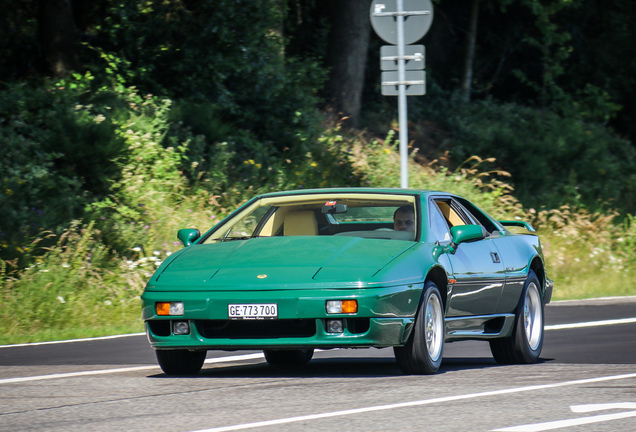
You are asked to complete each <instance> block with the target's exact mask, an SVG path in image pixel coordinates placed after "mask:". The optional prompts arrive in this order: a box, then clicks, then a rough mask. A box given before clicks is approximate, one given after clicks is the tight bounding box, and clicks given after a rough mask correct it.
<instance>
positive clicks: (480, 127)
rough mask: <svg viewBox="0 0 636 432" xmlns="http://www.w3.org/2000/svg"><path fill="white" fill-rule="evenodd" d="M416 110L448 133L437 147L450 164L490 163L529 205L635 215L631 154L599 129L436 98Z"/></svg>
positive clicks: (635, 167) (635, 152)
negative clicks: (473, 160)
mask: <svg viewBox="0 0 636 432" xmlns="http://www.w3.org/2000/svg"><path fill="white" fill-rule="evenodd" d="M418 113H419V115H425V116H427V118H429V119H432V120H435V121H436V122H437V125H438V126H440V127H442V128H443V129H444V130H446V131H447V132H448V133H449V134H450V136H449V137H447V138H446V141H445V142H444V143H443V144H442V145H443V148H446V149H448V150H449V152H450V155H451V158H452V159H453V161H454V162H455V164H459V163H461V162H463V161H464V160H466V159H467V158H468V157H470V156H472V155H479V156H480V157H482V158H484V159H485V158H495V159H496V164H495V165H493V167H496V168H498V169H501V170H505V171H507V172H509V173H510V174H511V176H512V177H511V183H512V185H513V186H514V188H515V196H516V197H517V198H518V199H519V200H520V201H521V202H522V203H523V204H524V205H525V206H527V207H534V208H548V209H549V208H557V207H559V206H560V205H562V204H571V205H574V206H578V207H583V208H587V209H588V210H590V211H592V212H594V211H604V210H608V209H618V210H620V211H621V212H622V213H623V214H627V213H634V212H636V198H635V197H636V149H634V147H633V146H632V145H631V144H630V143H629V142H628V141H626V140H623V139H620V138H618V137H616V136H615V135H614V134H613V133H612V132H611V130H610V129H608V128H606V127H604V126H600V125H597V124H594V123H585V122H583V121H581V120H579V119H577V118H574V117H564V116H560V115H557V114H555V113H552V112H549V111H543V110H537V109H533V108H528V107H522V106H519V105H515V104H496V103H494V102H492V101H480V102H475V103H472V104H459V103H454V102H453V101H452V100H444V101H441V100H433V103H431V104H430V105H428V106H427V107H426V108H422V111H418Z"/></svg>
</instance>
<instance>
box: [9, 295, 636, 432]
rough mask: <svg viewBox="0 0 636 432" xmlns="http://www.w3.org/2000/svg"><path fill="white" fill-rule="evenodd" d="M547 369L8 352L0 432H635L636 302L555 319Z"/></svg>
mask: <svg viewBox="0 0 636 432" xmlns="http://www.w3.org/2000/svg"><path fill="white" fill-rule="evenodd" d="M541 357H542V361H541V362H540V363H538V364H535V365H523V366H499V365H497V364H496V363H494V361H493V360H492V357H491V355H490V350H489V348H488V344H487V343H484V342H456V343H452V344H447V345H446V347H445V355H444V363H443V364H442V368H441V370H440V372H439V373H438V374H437V375H433V376H405V375H402V374H401V373H400V371H399V370H398V368H397V366H396V364H395V360H394V358H393V352H392V350H390V349H382V350H378V349H365V350H332V351H321V352H317V353H316V354H315V356H314V359H313V360H312V361H311V362H310V363H309V364H308V365H307V366H306V367H303V368H295V369H277V368H272V367H270V366H268V365H267V364H266V363H265V362H264V359H263V357H262V354H261V353H260V352H245V351H239V352H229V353H228V352H210V353H208V360H207V363H206V364H205V365H204V369H203V370H202V372H201V373H200V374H199V375H197V376H195V377H184V378H170V377H166V376H165V375H163V374H162V373H161V370H160V369H159V368H158V366H156V362H155V358H154V353H153V351H152V349H150V347H149V345H148V342H147V341H146V338H145V336H142V335H136V336H126V337H118V338H112V339H98V340H87V341H78V342H67V343H52V344H38V345H26V346H12V347H0V431H119V430H121V431H147V430H152V431H183V432H189V431H204V430H205V431H211V432H212V431H214V432H221V431H229V430H239V431H242V430H253V431H258V432H271V431H301V430H302V431H313V430H321V431H331V430H338V431H339V430H347V431H384V430H406V431H411V430H412V431H493V430H501V431H543V430H563V431H568V432H570V431H572V432H578V431H636V298H622V299H611V300H596V301H585V302H557V303H553V304H551V305H549V306H548V307H547V308H546V336H545V342H544V348H543V353H542V356H541Z"/></svg>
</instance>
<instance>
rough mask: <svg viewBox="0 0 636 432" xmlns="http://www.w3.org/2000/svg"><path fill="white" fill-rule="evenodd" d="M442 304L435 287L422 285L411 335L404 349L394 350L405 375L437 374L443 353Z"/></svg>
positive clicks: (429, 282) (396, 348) (428, 283)
mask: <svg viewBox="0 0 636 432" xmlns="http://www.w3.org/2000/svg"><path fill="white" fill-rule="evenodd" d="M444 335H445V331H444V303H443V302H442V296H441V295H440V292H439V289H438V288H437V285H435V283H433V282H432V281H428V282H426V284H425V285H424V295H423V297H422V302H421V304H420V307H419V309H418V311H417V316H416V318H415V324H414V326H413V331H412V332H411V335H410V336H409V339H408V341H407V342H406V344H405V345H404V346H403V347H395V348H393V351H394V353H395V360H397V364H398V366H399V368H400V370H402V372H404V373H405V374H410V375H422V374H426V375H430V374H434V373H435V372H437V371H438V370H439V367H440V365H441V364H442V355H443V352H444Z"/></svg>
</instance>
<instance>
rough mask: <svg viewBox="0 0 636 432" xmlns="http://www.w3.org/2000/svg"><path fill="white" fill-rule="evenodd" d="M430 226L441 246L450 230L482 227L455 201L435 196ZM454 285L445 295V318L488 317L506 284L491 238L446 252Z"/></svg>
mask: <svg viewBox="0 0 636 432" xmlns="http://www.w3.org/2000/svg"><path fill="white" fill-rule="evenodd" d="M430 208H431V215H430V217H431V223H432V224H435V225H436V226H440V225H442V224H445V227H443V226H442V227H441V228H436V230H437V231H438V234H437V236H438V237H440V238H438V241H439V242H440V244H444V243H446V244H449V243H450V228H451V227H453V226H458V225H467V224H474V225H481V224H480V223H479V221H477V220H475V219H474V218H473V217H471V215H470V213H469V212H468V211H466V209H465V208H464V207H463V206H461V204H459V203H458V202H457V201H456V200H454V199H453V198H450V197H442V196H440V197H434V198H433V199H432V200H431V203H430ZM446 254H447V256H448V260H449V261H450V264H451V267H452V272H453V278H454V279H455V282H454V283H452V284H451V286H452V288H451V290H450V292H449V293H448V307H447V311H446V316H448V317H459V316H471V315H490V314H494V313H495V312H496V311H497V304H498V302H499V299H500V297H501V294H502V292H503V289H504V285H505V268H504V264H503V262H502V260H501V258H500V256H499V252H498V250H497V247H496V245H495V244H494V243H493V241H492V239H491V238H488V237H486V238H484V239H481V240H476V241H472V242H466V243H461V244H460V245H458V246H457V248H456V250H455V251H454V252H451V251H450V250H449V251H448V252H446Z"/></svg>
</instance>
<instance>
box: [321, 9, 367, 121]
mask: <svg viewBox="0 0 636 432" xmlns="http://www.w3.org/2000/svg"><path fill="white" fill-rule="evenodd" d="M328 7H329V12H330V13H329V16H330V21H331V31H330V33H329V45H328V52H327V66H328V67H329V68H330V75H329V81H328V83H327V89H326V94H327V98H328V101H329V103H330V105H331V107H332V108H333V109H335V110H336V112H338V113H342V114H343V115H345V116H347V117H349V118H350V124H351V125H352V126H355V125H356V124H357V123H358V119H359V116H360V108H361V101H362V90H363V88H364V75H365V68H366V63H367V52H368V47H369V37H370V35H371V22H370V20H369V9H370V7H371V0H329V1H328Z"/></svg>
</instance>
